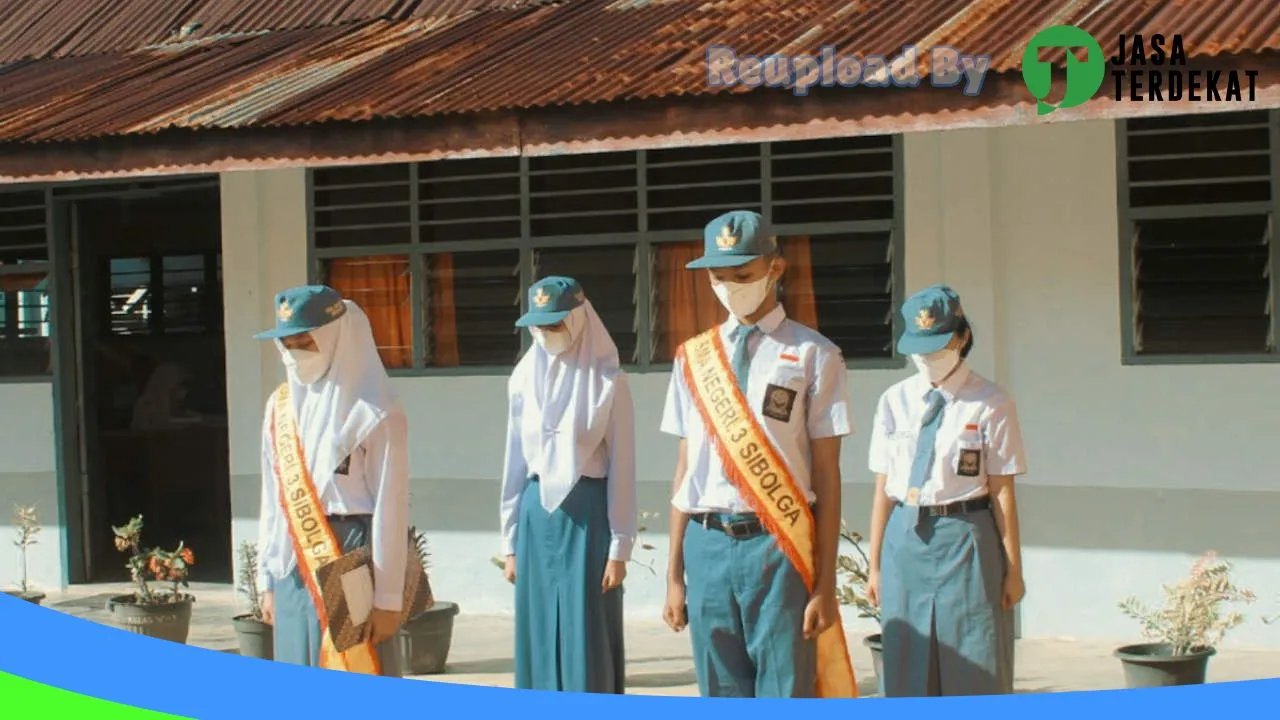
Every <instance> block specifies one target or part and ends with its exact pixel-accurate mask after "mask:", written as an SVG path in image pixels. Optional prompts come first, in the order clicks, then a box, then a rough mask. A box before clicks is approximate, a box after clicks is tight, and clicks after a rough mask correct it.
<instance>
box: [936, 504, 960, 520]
mask: <svg viewBox="0 0 1280 720" xmlns="http://www.w3.org/2000/svg"><path fill="white" fill-rule="evenodd" d="M953 505H955V503H944V504H942V505H937V506H935V507H934V514H935V515H937V516H938V517H951V511H952V510H953V509H954V508H953V507H952V506H953Z"/></svg>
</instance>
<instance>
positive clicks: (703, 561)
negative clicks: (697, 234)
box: [662, 211, 857, 697]
mask: <svg viewBox="0 0 1280 720" xmlns="http://www.w3.org/2000/svg"><path fill="white" fill-rule="evenodd" d="M704 241H705V251H704V254H703V256H702V257H701V258H698V259H697V260H694V261H693V262H691V263H689V264H688V268H689V269H692V270H702V271H706V273H707V280H708V282H710V283H711V286H712V288H713V290H714V291H715V294H716V297H718V298H719V299H720V302H721V303H722V304H723V305H724V306H725V308H726V309H728V311H729V316H730V317H729V319H728V320H727V321H726V322H725V323H724V324H723V325H721V326H719V327H716V328H711V329H709V330H707V331H706V332H704V333H702V334H700V335H697V336H695V337H694V338H692V339H690V340H689V341H687V342H685V343H684V344H683V345H682V346H681V347H680V349H679V351H678V352H677V353H676V358H675V364H674V368H673V370H672V374H671V384H670V388H669V390H668V392H667V402H666V408H665V410H664V412H663V418H662V430H663V432H665V433H668V434H670V435H674V436H676V437H678V438H680V444H679V450H678V455H677V461H676V471H675V477H674V480H673V488H672V490H673V498H672V502H671V505H672V514H671V527H670V559H669V566H668V577H667V600H666V605H665V608H664V610H663V617H664V619H665V620H666V622H667V624H668V625H670V626H671V628H672V629H674V630H676V631H680V630H682V629H684V627H685V626H686V624H687V625H688V627H689V629H690V633H691V638H692V643H693V660H694V666H695V669H696V671H697V675H698V687H699V691H700V693H701V694H702V695H703V696H720V697H854V696H856V692H857V689H856V685H855V684H854V678H853V669H852V666H851V665H850V664H849V656H848V649H847V648H846V647H845V641H844V634H843V630H842V629H841V623H840V616H839V607H838V604H837V602H836V595H835V592H836V585H835V581H836V573H835V568H836V545H837V541H838V537H839V531H840V443H841V439H842V438H843V437H844V436H846V435H849V434H850V433H851V432H852V422H851V418H850V413H849V403H848V399H847V397H846V389H845V374H846V370H845V364H844V358H843V357H842V356H841V353H840V349H839V348H838V347H837V346H836V345H835V344H834V343H832V342H831V341H830V340H828V339H827V338H825V337H823V336H822V335H821V334H820V333H818V332H817V331H816V330H814V329H812V328H808V327H805V326H803V325H800V324H799V323H797V322H795V321H793V320H790V319H788V318H787V316H786V312H785V311H784V310H783V308H782V306H781V305H780V304H779V303H778V294H777V288H778V283H779V281H780V280H781V279H782V276H783V273H784V272H785V270H786V262H785V261H784V260H783V258H782V256H781V254H780V253H779V251H778V244H777V239H776V238H775V237H774V233H773V231H772V229H771V228H770V227H769V226H768V224H767V223H766V222H765V221H764V219H763V218H762V217H761V216H760V215H758V214H757V213H754V212H747V211H735V212H730V213H727V214H725V215H722V216H720V217H718V218H716V219H714V220H712V221H711V222H710V223H709V224H708V225H707V226H706V229H705V232H704Z"/></svg>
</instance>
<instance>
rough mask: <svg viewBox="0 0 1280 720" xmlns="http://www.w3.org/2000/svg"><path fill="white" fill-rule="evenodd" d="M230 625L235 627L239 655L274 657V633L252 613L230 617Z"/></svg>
mask: <svg viewBox="0 0 1280 720" xmlns="http://www.w3.org/2000/svg"><path fill="white" fill-rule="evenodd" d="M231 625H232V626H233V627H234V628H235V629H236V642H237V643H238V644H239V645H240V656H241V657H251V658H258V659H260V660H274V659H275V634H274V633H273V629H272V627H271V626H270V625H268V624H266V623H264V622H262V621H261V620H259V619H257V618H255V617H254V616H252V615H237V616H236V617H233V618H231Z"/></svg>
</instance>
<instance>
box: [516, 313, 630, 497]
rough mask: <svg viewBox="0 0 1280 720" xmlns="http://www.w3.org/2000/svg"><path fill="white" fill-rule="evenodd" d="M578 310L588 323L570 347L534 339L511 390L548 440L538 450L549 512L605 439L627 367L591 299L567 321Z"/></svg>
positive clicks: (540, 480)
mask: <svg viewBox="0 0 1280 720" xmlns="http://www.w3.org/2000/svg"><path fill="white" fill-rule="evenodd" d="M574 313H579V314H581V315H580V316H581V317H582V318H583V319H585V321H586V322H585V323H584V324H585V327H584V328H583V330H582V332H581V335H580V337H578V338H577V339H576V340H575V342H574V344H573V345H572V346H571V347H570V348H569V349H567V350H565V351H564V352H562V353H560V354H559V355H554V356H553V355H551V354H550V353H548V352H547V351H546V350H543V349H542V346H541V345H540V344H538V343H534V344H533V346H532V347H530V348H529V351H528V352H526V353H525V355H524V357H522V358H520V362H519V363H518V364H517V365H516V369H515V372H514V373H512V388H514V391H515V392H518V393H520V394H521V395H522V401H523V402H522V407H523V411H522V412H521V421H522V423H523V424H525V426H526V427H528V424H529V423H534V424H535V426H536V428H535V429H536V430H537V433H536V434H537V435H538V436H539V437H541V438H543V440H542V446H541V447H540V448H537V449H536V452H538V453H540V454H539V455H538V457H539V458H540V460H541V462H540V463H539V465H540V467H539V470H540V471H539V473H538V486H539V489H540V492H541V499H542V506H543V508H545V509H546V510H547V511H548V512H553V511H555V510H556V509H557V508H559V507H560V504H561V503H563V502H564V499H565V498H566V497H568V496H569V493H570V492H571V491H572V490H573V488H574V486H575V485H576V484H577V482H578V477H579V476H580V472H579V468H580V467H582V465H583V464H584V463H585V462H586V461H587V459H588V458H589V457H591V455H592V454H593V453H594V452H595V451H596V449H597V448H599V447H600V443H601V442H602V441H603V440H604V437H605V432H606V431H607V430H608V429H609V412H610V410H611V409H612V407H613V393H614V387H615V380H616V379H617V377H618V374H619V373H620V372H621V371H622V368H621V363H620V362H619V360H618V347H617V345H614V343H613V338H611V337H609V331H608V330H606V329H605V327H604V323H603V322H601V320H600V316H599V315H597V314H596V311H595V308H593V307H592V306H591V302H590V301H584V302H583V303H582V305H580V306H578V307H576V308H574V309H573V310H572V311H571V317H569V318H567V319H566V320H565V324H566V325H572V324H573V320H574V318H573V317H572V314H574ZM543 428H547V429H549V430H552V432H542V429H543ZM526 436H527V434H526ZM533 450H534V448H528V449H526V453H529V454H532V453H530V451H533Z"/></svg>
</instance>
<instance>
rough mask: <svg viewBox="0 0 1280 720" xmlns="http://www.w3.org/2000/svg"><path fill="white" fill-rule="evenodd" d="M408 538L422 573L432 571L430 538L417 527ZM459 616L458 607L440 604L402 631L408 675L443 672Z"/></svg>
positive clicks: (403, 664) (403, 659)
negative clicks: (411, 540)
mask: <svg viewBox="0 0 1280 720" xmlns="http://www.w3.org/2000/svg"><path fill="white" fill-rule="evenodd" d="M409 534H410V535H412V536H413V542H414V546H415V547H416V548H417V551H418V557H417V561H418V562H420V563H422V570H423V572H427V571H428V570H429V569H430V567H431V552H430V548H429V547H428V545H427V536H426V535H425V534H424V533H422V532H420V531H419V530H418V529H417V528H416V527H411V528H409ZM428 574H429V573H428ZM457 614H458V606H457V605H456V604H454V603H451V602H444V601H437V602H436V603H435V604H433V605H432V606H431V607H430V608H428V609H427V610H426V611H424V612H422V613H421V614H419V615H418V616H416V617H413V618H410V619H409V621H408V622H406V623H405V624H404V627H403V628H400V634H399V638H398V639H399V642H400V663H401V667H402V668H403V669H404V674H405V675H435V674H438V673H442V672H444V668H445V664H446V663H447V662H448V660H449V647H450V646H451V645H452V644H453V618H454V616H455V615H457Z"/></svg>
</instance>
